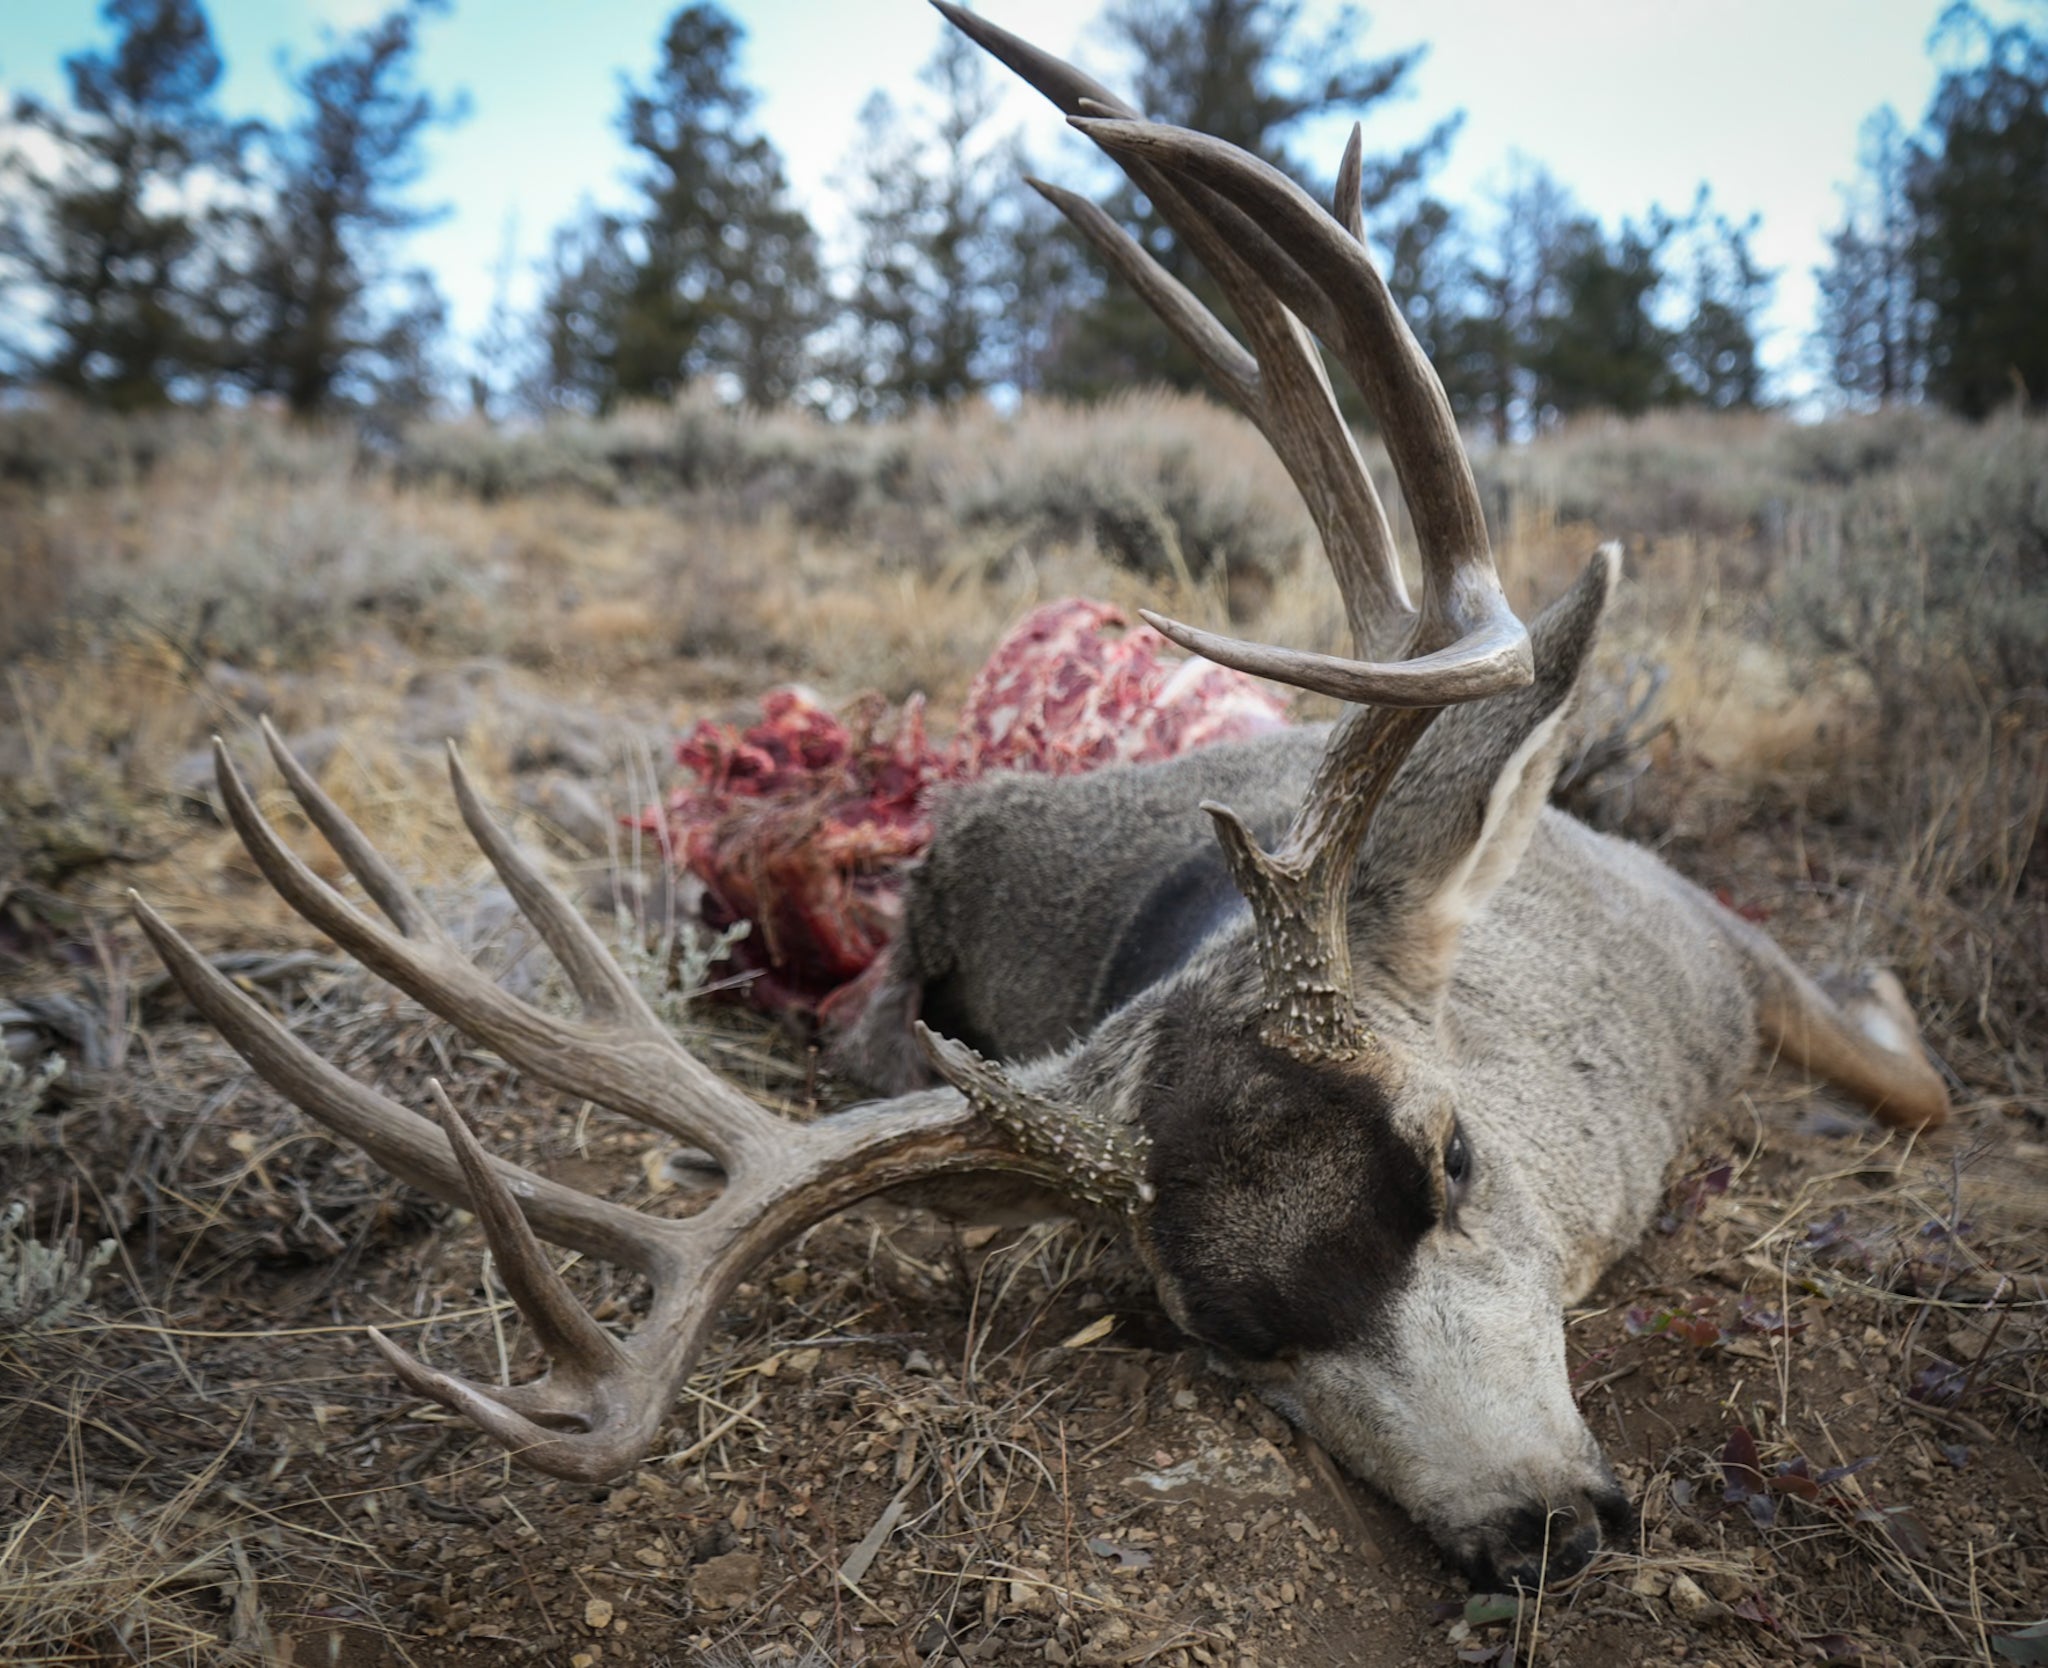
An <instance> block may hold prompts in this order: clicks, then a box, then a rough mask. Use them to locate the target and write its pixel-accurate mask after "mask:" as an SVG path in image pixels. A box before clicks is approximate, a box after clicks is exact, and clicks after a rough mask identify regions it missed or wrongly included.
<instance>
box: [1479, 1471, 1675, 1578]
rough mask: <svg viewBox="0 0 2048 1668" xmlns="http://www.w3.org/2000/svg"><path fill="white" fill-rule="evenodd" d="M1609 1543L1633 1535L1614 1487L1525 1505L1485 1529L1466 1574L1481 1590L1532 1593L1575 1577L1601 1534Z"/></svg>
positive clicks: (1624, 1502) (1631, 1513)
mask: <svg viewBox="0 0 2048 1668" xmlns="http://www.w3.org/2000/svg"><path fill="white" fill-rule="evenodd" d="M1603 1528H1605V1530H1606V1532H1607V1537H1608V1539H1609V1541H1610V1542H1618V1543H1624V1544H1625V1543H1626V1542H1628V1541H1630V1540H1632V1539H1634V1537H1635V1530H1636V1511H1635V1507H1634V1506H1633V1505H1631V1504H1630V1502H1629V1498H1628V1496H1627V1495H1625V1494H1623V1493H1622V1492H1621V1491H1620V1490H1619V1489H1613V1490H1611V1491H1610V1490H1605V1489H1603V1490H1602V1491H1601V1492H1600V1493H1598V1494H1585V1495H1581V1496H1579V1497H1578V1499H1576V1500H1573V1501H1569V1502H1565V1503H1563V1504H1559V1505H1555V1506H1553V1505H1551V1504H1549V1503H1548V1502H1531V1503H1529V1504H1527V1505H1523V1506H1518V1507H1517V1508H1516V1509H1515V1510H1514V1511H1512V1512H1510V1513H1508V1514H1507V1515H1506V1516H1505V1517H1501V1518H1497V1519H1496V1520H1495V1521H1494V1522H1493V1523H1491V1524H1489V1525H1488V1526H1487V1529H1486V1532H1485V1534H1484V1535H1483V1537H1482V1539H1481V1543H1480V1546H1479V1550H1478V1552H1477V1553H1476V1554H1475V1555H1474V1557H1473V1558H1472V1560H1471V1567H1470V1568H1469V1569H1468V1570H1467V1571H1466V1574H1467V1576H1468V1577H1469V1578H1470V1580H1471V1582H1472V1585H1473V1586H1474V1587H1475V1588H1477V1589H1478V1590H1479V1591H1481V1592H1486V1593H1506V1592H1512V1591H1513V1590H1514V1589H1515V1588H1517V1587H1527V1588H1529V1589H1531V1590H1534V1589H1535V1588H1537V1587H1540V1586H1543V1585H1545V1584H1546V1583H1548V1582H1556V1581H1562V1580H1564V1579H1565V1578H1566V1577H1567V1576H1573V1575H1577V1574H1578V1573H1579V1571H1580V1570H1582V1569H1584V1568H1585V1567H1586V1565H1587V1564H1589V1563H1590V1562H1592V1558H1593V1554H1594V1553H1596V1552H1598V1551H1599V1550H1600V1544H1601V1530H1602V1529H1603Z"/></svg>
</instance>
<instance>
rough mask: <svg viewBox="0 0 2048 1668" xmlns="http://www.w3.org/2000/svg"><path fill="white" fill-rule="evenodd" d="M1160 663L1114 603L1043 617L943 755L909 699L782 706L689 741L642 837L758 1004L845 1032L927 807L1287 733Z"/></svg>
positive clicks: (927, 836)
mask: <svg viewBox="0 0 2048 1668" xmlns="http://www.w3.org/2000/svg"><path fill="white" fill-rule="evenodd" d="M1169 649H1170V645H1169V644H1168V643H1167V642H1166V639H1164V638H1163V637H1161V636H1160V635H1159V634H1158V633H1157V632H1155V631H1153V630H1152V629H1151V628H1150V627H1149V626H1146V625H1143V624H1135V625H1134V624H1133V623H1132V621H1131V620H1130V619H1129V618H1128V617H1127V616H1126V615H1125V614H1124V613H1123V612H1122V611H1121V610H1120V609H1117V608H1112V607H1111V606H1109V605H1108V604H1107V603H1100V602H1090V601H1087V600H1084V599H1080V598H1072V599H1069V600H1067V601H1064V602H1054V603H1048V604H1046V605H1045V606H1044V607H1042V608H1039V609H1037V610H1036V611H1035V612H1033V613H1032V614H1031V615H1029V616H1028V617H1027V618H1026V619H1025V620H1024V621H1023V622H1022V623H1021V624H1020V625H1018V627H1017V628H1016V629H1015V630H1014V631H1012V632H1011V633H1010V634H1009V636H1007V637H1005V638H1004V639H1003V641H1002V642H1001V643H1000V644H998V645H997V647H996V650H995V653H994V654H992V655H991V656H990V657H989V661H988V664H987V665H986V666H984V667H983V668H982V669H981V671H980V672H979V673H978V674H976V676H975V679H974V683H973V685H972V687H971V688H970V689H969V691H968V696H967V704H966V706H965V708H964V709H963V711H962V713H961V717H960V727H959V730H958V732H957V733H956V734H955V735H954V737H953V739H952V741H951V742H950V743H948V744H947V745H946V746H945V747H943V748H936V747H934V746H932V745H931V743H930V742H929V741H928V740H927V738H926V735H925V726H924V704H923V702H922V700H920V699H918V698H916V697H913V698H912V699H911V700H910V701H908V702H906V703H905V704H904V705H903V706H902V707H901V708H898V709H894V710H892V709H891V708H890V707H889V705H888V704H887V703H886V702H885V701H884V700H883V699H882V698H881V697H880V696H878V695H867V696H863V697H861V698H860V699H858V700H856V701H854V702H852V703H851V704H850V705H848V706H847V707H846V708H845V709H844V710H843V711H841V712H839V713H836V714H835V713H833V712H831V711H829V710H827V709H826V708H825V707H824V706H822V705H821V704H820V703H819V702H818V700H817V699H816V697H814V696H812V695H811V694H809V693H808V692H806V691H804V690H801V689H794V688H786V689H778V690H775V691H773V692H771V693H770V694H769V695H768V696H767V697H766V698H765V699H764V700H763V701H762V716H761V720H760V722H759V723H757V724H753V725H750V726H749V727H747V728H746V729H744V730H741V729H737V728H735V727H734V726H732V725H729V724H713V723H709V722H706V723H701V724H699V725H698V726H697V728H696V729H695V730H694V731H692V732H691V734H690V735H689V736H688V738H686V739H685V740H684V741H682V742H681V743H679V744H678V746H677V748H676V758H677V761H678V762H679V763H680V764H681V765H683V767H684V768H685V769H686V770H688V771H689V772H690V774H691V775H692V777H693V778H694V779H695V780H694V783H693V784H692V785H690V786H686V787H680V788H677V789H676V790H675V792H674V793H672V794H671V795H670V796H669V798H668V801H667V803H666V804H665V805H660V806H652V807H650V808H649V809H648V810H647V811H645V812H644V813H642V815H641V816H640V817H639V818H638V819H637V821H638V823H639V826H640V827H642V828H644V829H647V830H648V831H650V832H652V833H654V834H655V835H656V836H657V837H659V838H660V840H661V841H662V843H663V846H664V848H665V849H666V850H667V852H668V853H669V855H670V857H671V859H672V860H673V861H675V862H677V863H679V864H681V865H682V866H684V867H685V868H687V869H688V870H689V871H690V873H691V874H693V875H695V876H696V877H697V879H698V880H699V881H701V882H702V883H703V888H704V891H703V897H704V902H703V913H704V920H705V923H706V925H708V926H711V927H713V928H724V927H727V926H730V925H731V924H732V923H734V922H736V921H747V922H750V923H752V931H751V932H750V933H749V934H748V935H747V937H746V938H745V939H743V940H741V942H740V943H739V945H738V946H737V947H736V948H735V950H734V952H733V956H734V960H735V962H736V963H737V967H738V970H739V971H741V972H743V973H748V974H751V975H752V977H751V978H750V979H749V980H748V982H747V984H746V989H747V992H748V994H749V997H750V999H751V1000H752V1001H754V1002H755V1003H756V1004H758V1005H759V1006H761V1007H764V1008H769V1009H774V1010H783V1009H797V1010H800V1011H804V1012H810V1013H821V1014H824V1015H825V1016H826V1017H827V1018H828V1019H830V1020H831V1021H833V1022H834V1023H843V1022H845V1021H846V1020H848V1019H850V1018H851V1017H852V1015H853V1013H856V1012H858V1009H859V1006H860V1003H861V1000H862V998H863V997H864V995H865V986H864V985H861V984H856V983H855V981H857V980H859V978H860V976H861V974H862V973H864V972H865V971H866V970H867V969H868V968H869V966H870V965H871V964H872V963H873V962H874V960H875V957H876V956H877V954H878V953H879V952H880V950H881V949H882V947H883V945H885V944H886V943H887V942H888V941H889V939H890V937H891V936H892V935H893V934H894V932H895V930H896V926H897V923H898V922H899V920H900V919H901V915H902V877H903V872H904V869H905V867H906V866H907V865H908V864H909V862H910V861H911V860H912V859H913V858H915V857H917V856H918V855H919V854H920V853H921V852H922V851H923V850H924V849H925V847H926V846H927V845H928V844H929V843H930V841H931V821H930V817H929V815H928V805H929V800H930V795H931V791H932V790H933V788H935V787H937V786H939V785H940V784H942V783H947V782H965V781H972V780H974V779H975V778H976V777H978V776H981V775H984V774H986V773H987V772H989V771H991V770H1038V771H1046V772H1049V773H1051V774H1054V775H1067V774H1070V773H1073V772H1078V771H1084V770H1093V769H1095V768H1096V767H1098V766H1100V765H1104V764H1109V763H1112V762H1114V761H1119V760H1122V761H1129V762H1134V763H1135V762H1142V761H1145V760H1149V759H1164V758H1170V757H1172V756H1173V755H1175V754H1177V753H1184V752H1187V751H1189V750H1190V749H1192V748H1195V747H1203V746H1207V745H1208V744H1209V743H1211V742H1217V741H1228V740H1235V739H1237V738H1240V737H1243V736H1249V735H1256V734H1258V733H1260V732H1261V731H1265V730H1272V729H1277V728H1279V727H1280V726H1281V725H1283V724H1284V723H1285V722H1286V704H1285V701H1284V700H1283V699H1282V697H1280V696H1279V695H1278V694H1276V693H1275V692H1274V691H1273V690H1272V689H1270V688H1269V687H1268V686H1267V685H1265V684H1262V683H1260V682H1259V681H1257V680H1256V679H1254V678H1249V677H1246V676H1245V675H1244V674H1242V673H1239V672H1233V671H1230V670H1229V669H1227V668H1225V667H1221V666H1216V665H1212V664H1210V663H1209V662H1207V661H1202V660H1183V659H1180V658H1178V657H1177V656H1174V655H1172V654H1170V653H1169V652H1168V651H1169Z"/></svg>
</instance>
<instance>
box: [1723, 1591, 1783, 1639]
mask: <svg viewBox="0 0 2048 1668" xmlns="http://www.w3.org/2000/svg"><path fill="white" fill-rule="evenodd" d="M1730 1608H1731V1609H1732V1610H1733V1612H1734V1613H1735V1614H1736V1615H1738V1616H1740V1617H1741V1618H1742V1619H1743V1620H1744V1621H1745V1622H1754V1623H1756V1625H1757V1626H1758V1627H1767V1628H1769V1629H1770V1630H1771V1631H1772V1632H1773V1633H1776V1632H1778V1631H1779V1624H1778V1618H1777V1616H1776V1615H1774V1614H1773V1613H1772V1610H1771V1607H1770V1606H1769V1605H1768V1604H1766V1603H1764V1601H1763V1600H1762V1599H1760V1598H1758V1597H1757V1596H1756V1594H1754V1593H1745V1594H1743V1595H1742V1597H1741V1598H1739V1599H1737V1600H1736V1601H1735V1603H1734V1604H1733V1605H1732V1606H1730Z"/></svg>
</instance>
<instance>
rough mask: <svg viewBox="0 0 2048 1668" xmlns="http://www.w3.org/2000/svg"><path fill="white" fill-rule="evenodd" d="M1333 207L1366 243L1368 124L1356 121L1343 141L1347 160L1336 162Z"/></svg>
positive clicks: (1340, 222) (1346, 226)
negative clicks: (1349, 135) (1366, 145)
mask: <svg viewBox="0 0 2048 1668" xmlns="http://www.w3.org/2000/svg"><path fill="white" fill-rule="evenodd" d="M1330 209H1331V212H1332V213H1333V214H1335V215H1336V217H1337V224H1338V225H1340V226H1342V227H1343V228H1344V229H1345V230H1346V231H1347V232H1349V233H1350V234H1351V235H1352V237H1353V238H1355V239H1356V240H1357V241H1358V242H1359V243H1360V244H1361V245H1362V244H1363V243H1364V242H1365V124H1364V123H1363V122H1353V123H1352V124H1351V137H1350V138H1349V139H1347V140H1345V141H1344V160H1343V161H1342V162H1340V163H1338V164H1337V186H1336V189H1335V190H1334V191H1332V192H1331V193H1330Z"/></svg>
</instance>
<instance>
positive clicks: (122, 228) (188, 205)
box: [0, 0, 248, 410]
mask: <svg viewBox="0 0 2048 1668" xmlns="http://www.w3.org/2000/svg"><path fill="white" fill-rule="evenodd" d="M101 15H102V17H103V18H104V19H105V20H106V21H107V22H108V23H109V24H110V25H112V26H113V27H115V28H116V29H117V30H118V31H119V37H118V39H117V41H116V43H115V45H114V46H113V48H112V49H111V50H110V51H91V52H81V53H79V54H77V55H75V56H73V57H70V58H67V59H66V60H65V63H64V68H65V73H66V75H67V76H68V78H69V80H70V83H71V106H72V108H71V109H70V110H69V111H64V110H59V109H56V108H53V107H52V106H50V105H47V104H45V103H43V102H41V101H40V100H37V99H34V98H23V99H21V100H20V101H19V102H18V103H17V105H16V108H15V119H16V120H17V121H18V122H20V123H21V124H22V125H23V126H24V127H25V128H27V129H28V130H29V131H30V132H32V133H36V134H40V135H42V136H44V138H46V139H47V140H48V141H50V143H51V147H52V148H53V149H54V150H55V152H56V155H57V158H58V160H57V163H56V165H55V166H54V167H53V168H48V169H46V168H44V167H42V166H39V165H38V164H36V163H34V162H32V161H31V160H29V157H28V155H27V154H26V152H25V150H23V149H17V150H16V152H15V153H14V154H13V155H12V156H11V157H10V158H8V165H7V168H6V170H5V172H4V173H0V181H8V180H10V179H11V182H12V188H11V189H10V190H9V191H8V192H7V195H8V196H9V197H10V198H11V199H12V206H11V207H10V208H9V209H8V211H7V212H6V213H5V214H4V216H0V263H4V266H5V268H6V269H7V270H8V274H9V277H10V278H11V280H12V285H11V287H13V288H15V289H16V290H17V291H18V292H24V293H25V294H26V296H27V297H28V299H29V302H30V309H31V310H32V317H31V318H30V319H29V320H25V321H21V322H23V323H25V324H26V326H27V327H26V328H25V329H22V330H20V332H19V334H18V335H17V336H16V339H15V340H14V341H13V342H11V343H10V344H9V347H10V354H9V357H11V358H13V359H15V360H16V361H17V362H18V365H19V373H18V374H20V375H22V376H25V377H28V378H34V379H37V380H41V381H45V382H48V383H50V384H52V385H54V386H56V387H59V388H64V389H67V390H69V391H70V392H72V393H74V394H76V395H78V396H80V397H82V398H84V399H87V400H90V401H92V402H94V403H97V404H103V405H108V406H113V407H115V408H117V409H123V410H129V409H135V408H138V407H144V406H154V405H162V404H163V403H165V402H166V401H168V400H170V399H172V398H174V397H177V396H179V395H181V394H187V393H200V392H204V391H206V390H207V389H209V388H210V387H211V386H212V385H213V384H214V382H215V381H216V379H217V378H218V375H219V373H220V371H221V368H222V365H221V356H222V325H221V321H220V319H219V318H218V316H217V314H216V312H215V309H214V307H213V305H212V298H213V297H215V296H216V295H218V294H219V293H220V291H221V288H222V285H221V278H220V275H219V272H218V267H217V255H216V250H217V248H218V246H219V245H220V244H221V243H222V242H223V241H225V238H226V226H227V223H228V221H229V219H230V218H231V216H232V214H233V210H232V209H230V208H229V207H227V206H225V204H222V205H221V206H217V207H213V208H202V207H197V206H195V203H196V202H197V200H198V199H199V198H200V197H201V196H202V195H203V194H202V193H201V192H200V191H199V190H198V189H197V188H198V187H199V185H200V183H201V182H202V181H203V180H205V179H207V178H208V177H211V178H212V179H213V180H215V181H216V182H219V183H221V184H223V185H228V186H231V185H232V183H233V182H234V181H235V180H236V179H237V178H238V177H239V173H240V167H241V156H242V150H243V147H244V145H245V144H246V142H247V139H248V129H247V128H241V127H234V126H231V125H230V124H229V123H227V122H226V121H224V120H223V119H222V118H221V116H220V115H219V113H218V111H217V110H216V108H215V106H214V102H213V96H214V90H215V88H216V87H217V86H218V84H219V81H220V77H221V68H222V65H221V58H220V53H219V51H218V50H217V49H216V47H215V45H214V41H213V35H212V31H211V30H210V28H209V27H208V24H207V20H206V14H205V13H204V11H202V10H201V8H200V6H199V5H198V3H197V0H107V3H106V5H105V6H104V7H103V8H102V11H101ZM211 195H214V196H222V195H224V194H223V193H220V192H215V193H212V194H211ZM10 312H12V309H10ZM14 316H15V317H16V318H17V319H19V318H20V315H19V314H15V315H14Z"/></svg>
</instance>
